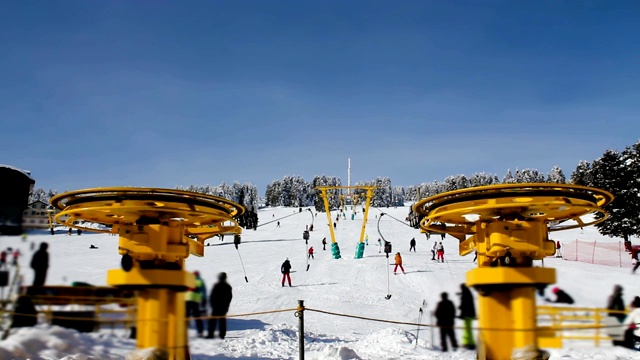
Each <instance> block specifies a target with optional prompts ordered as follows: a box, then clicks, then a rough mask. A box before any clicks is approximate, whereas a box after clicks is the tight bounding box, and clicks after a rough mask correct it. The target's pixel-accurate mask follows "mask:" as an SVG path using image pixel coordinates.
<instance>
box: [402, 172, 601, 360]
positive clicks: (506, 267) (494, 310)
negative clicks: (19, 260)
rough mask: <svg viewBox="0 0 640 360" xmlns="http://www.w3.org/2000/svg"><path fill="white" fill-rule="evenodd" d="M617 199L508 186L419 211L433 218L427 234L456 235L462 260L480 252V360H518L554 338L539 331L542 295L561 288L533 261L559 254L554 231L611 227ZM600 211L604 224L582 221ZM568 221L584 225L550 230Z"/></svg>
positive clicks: (584, 191)
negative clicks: (610, 211) (538, 296)
mask: <svg viewBox="0 0 640 360" xmlns="http://www.w3.org/2000/svg"><path fill="white" fill-rule="evenodd" d="M612 200H613V195H611V194H610V193H608V192H606V191H603V190H599V189H594V188H589V187H583V186H574V185H566V184H503V185H493V186H483V187H476V188H469V189H463V190H458V191H452V192H447V193H443V194H440V195H436V196H432V197H430V198H427V199H424V200H422V201H420V202H418V203H416V204H415V205H414V207H413V210H414V211H415V212H417V213H419V214H422V215H425V217H424V219H423V220H422V222H421V224H420V225H421V228H422V230H425V231H427V230H430V231H440V232H446V233H448V234H451V235H453V236H455V237H456V238H458V239H459V240H460V254H461V255H466V254H469V253H471V252H473V251H477V253H478V268H477V269H473V270H471V271H470V272H469V273H467V285H468V286H472V287H474V288H475V289H476V290H477V291H478V293H479V294H480V295H481V296H480V299H479V321H480V328H481V329H482V330H481V331H480V334H479V338H480V347H479V350H478V358H479V359H511V356H512V353H513V351H514V350H516V349H523V348H537V346H538V343H539V342H538V337H543V336H545V337H546V336H548V331H545V330H544V329H539V328H538V327H537V322H536V304H535V290H536V289H537V288H540V287H544V286H547V285H549V284H552V283H554V282H555V277H556V276H555V269H551V268H537V267H533V264H532V261H533V260H539V259H542V258H544V257H545V256H549V255H553V254H554V252H555V246H554V244H553V241H551V240H549V238H548V232H549V231H555V230H563V229H569V228H574V227H582V226H586V225H592V224H594V223H597V222H599V221H603V220H604V219H606V217H607V213H606V211H605V210H603V206H605V205H607V204H609V203H610V202H611V201H612ZM598 212H599V213H601V214H602V215H603V216H602V218H600V219H598V220H594V221H592V222H590V223H588V224H585V223H584V222H583V221H582V220H581V219H580V217H581V216H584V215H586V214H590V213H598ZM566 220H573V221H575V222H576V224H575V225H565V226H561V227H555V228H551V229H549V227H548V226H549V223H560V224H562V223H563V222H564V221H566ZM467 236H468V237H467ZM539 352H540V354H543V353H544V352H542V351H539Z"/></svg>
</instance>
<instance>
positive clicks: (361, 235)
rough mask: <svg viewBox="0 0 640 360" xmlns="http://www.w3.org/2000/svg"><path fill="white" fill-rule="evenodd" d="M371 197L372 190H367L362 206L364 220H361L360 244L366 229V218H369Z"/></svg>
mask: <svg viewBox="0 0 640 360" xmlns="http://www.w3.org/2000/svg"><path fill="white" fill-rule="evenodd" d="M372 197H373V189H367V199H366V203H365V206H364V219H362V230H361V231H360V242H363V241H364V235H365V232H366V229H367V218H368V217H369V205H371V198H372ZM354 206H355V205H354Z"/></svg>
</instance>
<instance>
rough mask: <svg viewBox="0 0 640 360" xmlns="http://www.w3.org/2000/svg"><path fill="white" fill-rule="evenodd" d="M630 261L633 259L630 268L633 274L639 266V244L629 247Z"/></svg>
mask: <svg viewBox="0 0 640 360" xmlns="http://www.w3.org/2000/svg"><path fill="white" fill-rule="evenodd" d="M631 261H633V269H631V273H632V274H635V273H636V270H638V268H639V267H640V246H634V247H632V248H631Z"/></svg>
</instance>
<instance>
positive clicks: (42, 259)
mask: <svg viewBox="0 0 640 360" xmlns="http://www.w3.org/2000/svg"><path fill="white" fill-rule="evenodd" d="M48 247H49V244H47V243H46V242H43V243H40V249H39V250H38V251H36V252H35V253H33V257H32V258H31V268H32V269H33V272H34V273H35V274H34V277H33V286H43V285H44V283H45V280H46V279H47V270H48V269H49V253H48V252H47V248H48Z"/></svg>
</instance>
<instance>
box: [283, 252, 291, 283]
mask: <svg viewBox="0 0 640 360" xmlns="http://www.w3.org/2000/svg"><path fill="white" fill-rule="evenodd" d="M280 272H281V273H282V286H284V281H285V280H288V281H289V287H291V263H290V262H289V258H287V260H285V261H284V262H283V263H282V266H280Z"/></svg>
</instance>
